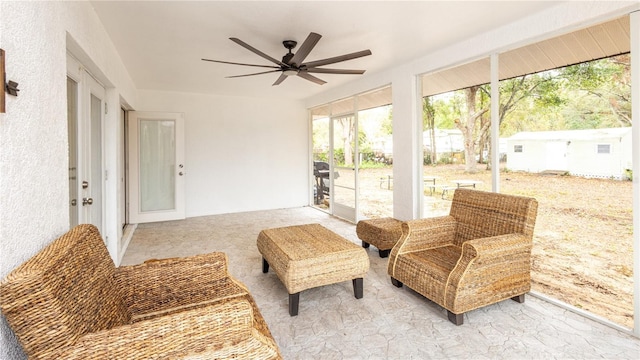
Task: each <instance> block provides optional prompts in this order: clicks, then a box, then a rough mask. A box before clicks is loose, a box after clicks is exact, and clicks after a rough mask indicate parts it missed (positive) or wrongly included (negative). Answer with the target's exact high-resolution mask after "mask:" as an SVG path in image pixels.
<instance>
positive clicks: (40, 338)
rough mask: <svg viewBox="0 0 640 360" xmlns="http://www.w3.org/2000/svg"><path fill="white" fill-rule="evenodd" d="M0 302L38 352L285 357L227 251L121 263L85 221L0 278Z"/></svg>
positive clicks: (45, 355) (48, 355)
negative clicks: (231, 269)
mask: <svg viewBox="0 0 640 360" xmlns="http://www.w3.org/2000/svg"><path fill="white" fill-rule="evenodd" d="M0 308H1V309H2V312H3V314H4V315H5V317H6V319H7V322H8V323H9V325H10V326H11V328H12V329H13V331H14V332H15V334H16V335H17V338H18V340H19V342H20V344H21V345H22V347H23V349H24V351H25V352H26V354H27V355H28V356H29V358H30V359H82V360H85V359H182V358H189V359H219V358H246V359H279V358H281V356H280V353H279V350H278V347H277V345H276V343H275V341H274V340H273V338H272V336H271V333H270V332H269V329H268V328H267V325H266V324H265V322H264V319H263V318H262V316H261V314H260V312H259V311H258V309H257V307H256V304H255V302H254V301H253V299H252V297H251V295H250V294H249V292H248V291H247V289H246V288H245V287H244V286H243V285H242V284H241V283H239V282H237V281H235V280H234V279H233V278H232V277H230V276H229V274H228V272H227V257H226V255H225V254H224V253H219V252H218V253H211V254H206V255H199V256H193V257H188V258H174V259H163V260H155V261H151V262H148V263H145V264H141V265H135V266H124V267H120V268H116V267H115V266H114V264H113V262H112V261H111V258H110V257H109V254H108V252H107V249H106V247H105V245H104V242H103V241H102V238H101V237H100V234H99V232H98V230H97V229H96V228H95V227H94V226H92V225H80V226H77V227H75V228H74V229H72V230H71V231H69V232H68V233H66V234H65V235H63V236H62V237H60V238H58V239H57V240H55V241H54V242H53V243H51V244H50V245H49V246H48V247H46V248H45V249H43V250H42V251H41V252H39V253H38V254H36V255H35V256H34V257H33V258H31V259H29V260H28V261H27V262H25V263H24V264H22V265H20V266H19V267H18V268H16V269H15V270H14V271H13V272H11V273H10V274H9V275H8V276H7V277H6V278H5V279H4V280H3V281H2V282H0Z"/></svg>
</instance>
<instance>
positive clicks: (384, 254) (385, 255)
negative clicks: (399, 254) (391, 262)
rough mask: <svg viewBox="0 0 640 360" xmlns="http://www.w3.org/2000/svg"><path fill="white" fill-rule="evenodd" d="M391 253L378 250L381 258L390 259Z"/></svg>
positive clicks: (388, 250)
mask: <svg viewBox="0 0 640 360" xmlns="http://www.w3.org/2000/svg"><path fill="white" fill-rule="evenodd" d="M390 252H391V250H390V249H387V250H378V253H379V254H380V257H381V258H386V257H389V253H390Z"/></svg>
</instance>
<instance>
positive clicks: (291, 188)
mask: <svg viewBox="0 0 640 360" xmlns="http://www.w3.org/2000/svg"><path fill="white" fill-rule="evenodd" d="M137 110H143V111H169V112H182V113H184V114H185V138H186V139H187V140H186V144H185V146H186V147H185V153H186V161H185V162H186V163H185V170H186V176H187V178H186V216H187V217H194V216H202V215H212V214H221V213H233V212H240V211H253V210H263V209H277V208H286V207H296V206H304V205H308V204H309V195H308V187H309V166H310V165H309V163H308V141H309V140H308V121H307V111H306V109H305V108H304V106H303V104H302V103H301V102H299V101H292V100H279V99H273V98H264V99H263V98H243V97H228V96H214V95H200V94H186V93H169V92H158V91H146V90H145V91H142V90H141V91H140V92H139V106H138V108H137Z"/></svg>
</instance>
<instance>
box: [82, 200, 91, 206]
mask: <svg viewBox="0 0 640 360" xmlns="http://www.w3.org/2000/svg"><path fill="white" fill-rule="evenodd" d="M91 204H93V199H92V198H82V206H85V205H91Z"/></svg>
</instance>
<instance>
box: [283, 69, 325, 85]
mask: <svg viewBox="0 0 640 360" xmlns="http://www.w3.org/2000/svg"><path fill="white" fill-rule="evenodd" d="M283 75H284V74H283ZM298 76H300V77H301V78H303V79H307V80H309V81H311V82H314V83H316V84H318V85H322V84H326V83H327V82H326V81H324V80H322V79H318V78H317V77H315V76H313V75H311V74H309V73H307V72H306V71H300V72H298Z"/></svg>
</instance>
